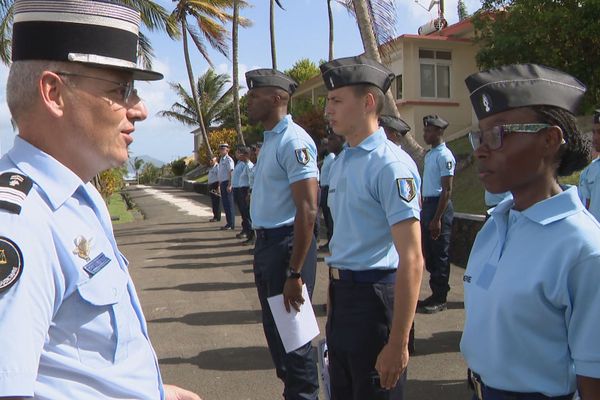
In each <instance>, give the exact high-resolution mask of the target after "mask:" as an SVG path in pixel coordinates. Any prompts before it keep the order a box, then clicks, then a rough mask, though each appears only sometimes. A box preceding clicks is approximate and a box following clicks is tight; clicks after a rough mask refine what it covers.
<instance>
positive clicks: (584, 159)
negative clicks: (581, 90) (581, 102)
mask: <svg viewBox="0 0 600 400" xmlns="http://www.w3.org/2000/svg"><path fill="white" fill-rule="evenodd" d="M532 108H533V110H534V111H535V112H536V113H537V114H538V115H539V116H540V118H541V119H542V121H540V122H545V123H547V124H550V125H556V126H558V127H559V128H560V129H561V130H562V132H563V137H564V139H565V142H566V143H565V144H563V145H562V146H561V147H560V150H559V151H558V154H557V163H558V167H557V169H556V174H557V175H558V176H568V175H571V174H572V173H573V172H575V171H580V170H582V169H583V168H585V167H586V166H587V165H588V164H589V163H590V161H591V158H592V153H591V148H590V143H589V140H587V139H586V138H585V137H584V136H583V135H582V133H581V132H580V131H579V128H578V127H577V121H576V119H575V116H574V115H573V114H571V113H570V112H569V111H567V110H564V109H562V108H558V107H552V106H534V107H532Z"/></svg>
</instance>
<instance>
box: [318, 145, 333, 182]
mask: <svg viewBox="0 0 600 400" xmlns="http://www.w3.org/2000/svg"><path fill="white" fill-rule="evenodd" d="M333 160H335V153H329V154H327V155H326V156H325V158H324V159H323V164H322V165H321V180H320V182H321V186H322V187H324V186H329V171H330V170H331V164H332V163H333Z"/></svg>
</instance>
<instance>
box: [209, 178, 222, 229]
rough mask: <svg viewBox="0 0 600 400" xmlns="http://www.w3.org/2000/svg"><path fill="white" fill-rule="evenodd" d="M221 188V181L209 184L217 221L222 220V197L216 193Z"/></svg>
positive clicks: (214, 216) (213, 210)
mask: <svg viewBox="0 0 600 400" xmlns="http://www.w3.org/2000/svg"><path fill="white" fill-rule="evenodd" d="M217 189H219V182H213V183H211V184H210V185H208V193H209V194H210V203H211V205H212V213H213V218H214V219H216V220H217V221H220V220H221V198H220V197H219V196H217V195H216V194H215V192H216V191H217Z"/></svg>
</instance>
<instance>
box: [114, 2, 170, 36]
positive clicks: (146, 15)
mask: <svg viewBox="0 0 600 400" xmlns="http://www.w3.org/2000/svg"><path fill="white" fill-rule="evenodd" d="M120 2H121V3H122V4H124V5H126V6H129V7H131V8H134V9H136V10H138V11H139V12H140V16H141V18H142V23H143V24H144V25H145V26H146V28H148V29H149V30H150V31H154V30H161V31H167V20H168V18H169V13H168V12H167V10H165V8H164V7H163V6H161V5H160V4H158V3H156V2H154V1H152V0H120Z"/></svg>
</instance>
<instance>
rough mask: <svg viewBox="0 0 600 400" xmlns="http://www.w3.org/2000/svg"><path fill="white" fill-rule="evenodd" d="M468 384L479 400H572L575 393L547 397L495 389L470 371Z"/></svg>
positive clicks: (539, 394) (538, 394)
mask: <svg viewBox="0 0 600 400" xmlns="http://www.w3.org/2000/svg"><path fill="white" fill-rule="evenodd" d="M468 383H469V387H471V389H473V391H474V392H475V397H477V398H478V399H479V400H487V399H490V398H494V399H502V400H571V399H572V398H573V393H571V394H567V395H564V396H546V395H544V394H542V393H523V392H511V391H508V390H500V389H494V388H492V387H489V386H487V385H486V384H485V383H483V381H482V380H481V376H479V374H477V373H475V372H473V371H471V370H470V369H469V370H468Z"/></svg>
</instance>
